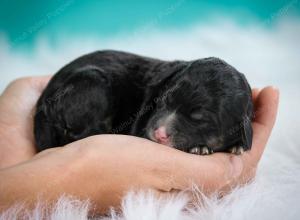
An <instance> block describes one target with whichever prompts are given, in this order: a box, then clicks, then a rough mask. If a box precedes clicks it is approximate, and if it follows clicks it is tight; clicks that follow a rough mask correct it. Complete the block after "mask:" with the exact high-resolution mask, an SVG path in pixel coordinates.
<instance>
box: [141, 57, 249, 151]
mask: <svg viewBox="0 0 300 220" xmlns="http://www.w3.org/2000/svg"><path fill="white" fill-rule="evenodd" d="M176 75H177V76H176V77H173V78H172V79H171V80H170V82H168V83H167V86H166V89H164V90H163V91H162V92H161V94H160V95H159V97H157V98H156V100H155V103H156V110H155V112H154V114H152V116H151V117H150V119H149V121H148V124H147V127H146V133H147V134H146V135H147V136H148V138H150V139H152V140H154V141H156V142H158V143H161V144H165V145H169V146H172V147H175V148H177V149H181V150H184V151H188V150H189V149H191V148H193V147H201V146H208V147H209V148H211V149H212V150H214V151H221V150H225V149H224V148H225V147H228V146H229V145H234V144H237V143H238V142H241V141H243V140H244V142H247V141H248V143H243V144H245V145H250V146H248V148H250V147H251V140H252V128H251V125H250V127H249V124H250V123H251V122H250V120H246V119H247V118H248V117H251V115H252V99H251V89H250V87H249V85H248V83H247V81H246V79H245V77H244V76H243V75H242V74H241V73H239V72H238V71H237V70H235V69H234V68H233V67H231V66H230V65H228V64H227V63H225V62H224V61H222V60H219V59H217V58H207V59H202V60H197V61H193V62H191V63H189V64H188V65H187V66H186V67H185V68H183V69H182V71H179V72H178V73H177V74H176ZM245 123H247V125H245ZM247 129H248V130H249V129H250V130H251V131H248V133H247V131H246V130H247ZM245 148H247V146H245Z"/></svg>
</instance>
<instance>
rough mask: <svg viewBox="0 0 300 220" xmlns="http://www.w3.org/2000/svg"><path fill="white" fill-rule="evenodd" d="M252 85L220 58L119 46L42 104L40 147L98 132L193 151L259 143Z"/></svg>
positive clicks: (51, 90)
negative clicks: (172, 57) (173, 56)
mask: <svg viewBox="0 0 300 220" xmlns="http://www.w3.org/2000/svg"><path fill="white" fill-rule="evenodd" d="M252 114H253V106H252V97H251V89H250V86H249V84H248V83H247V80H246V78H245V77H244V75H243V74H241V73H239V72H238V71H237V70H236V69H234V68H233V67H232V66H230V65H228V64H227V63H225V62H224V61H222V60H220V59H218V58H205V59H199V60H194V61H162V60H158V59H152V58H148V57H143V56H138V55H134V54H131V53H125V52H119V51H109V50H107V51H98V52H95V53H91V54H88V55H85V56H82V57H80V58H78V59H76V60H74V61H73V62H71V63H69V64H68V65H66V66H65V67H63V68H62V69H61V70H59V71H58V73H56V75H54V77H53V78H52V79H51V81H50V82H49V84H48V86H47V87H46V89H45V90H44V92H43V94H42V95H41V97H40V99H39V100H38V103H37V108H36V115H35V118H34V134H35V139H36V145H37V149H38V151H42V150H44V149H47V148H52V147H57V146H63V145H65V144H68V143H70V142H73V141H76V140H79V139H82V138H85V137H88V136H91V135H97V134H128V135H134V136H139V137H144V138H148V139H150V140H153V141H156V142H158V143H161V144H165V145H168V146H171V147H174V148H177V149H180V150H183V151H185V152H190V153H195V154H210V153H213V152H218V151H229V152H232V153H236V154H240V153H242V152H243V151H244V150H248V149H250V148H251V144H252V127H251V119H252Z"/></svg>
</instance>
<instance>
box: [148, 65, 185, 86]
mask: <svg viewBox="0 0 300 220" xmlns="http://www.w3.org/2000/svg"><path fill="white" fill-rule="evenodd" d="M186 66H187V65H186V64H185V63H183V62H180V61H175V62H169V63H161V64H159V65H157V66H156V67H154V68H153V69H152V71H151V72H150V74H149V75H148V77H149V84H148V86H153V87H155V86H161V85H162V84H164V83H165V82H166V81H167V80H170V79H171V78H173V77H175V78H176V77H179V75H180V74H178V73H180V72H182V71H183V70H184V69H185V68H186Z"/></svg>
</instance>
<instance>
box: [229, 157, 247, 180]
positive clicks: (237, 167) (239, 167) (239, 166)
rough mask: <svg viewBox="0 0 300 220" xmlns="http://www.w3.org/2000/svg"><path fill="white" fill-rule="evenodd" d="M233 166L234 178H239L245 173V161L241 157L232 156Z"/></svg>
mask: <svg viewBox="0 0 300 220" xmlns="http://www.w3.org/2000/svg"><path fill="white" fill-rule="evenodd" d="M231 165H232V169H231V172H232V173H231V175H232V177H234V178H237V177H239V176H240V175H241V174H242V171H243V168H244V166H243V161H242V159H241V157H240V156H232V157H231Z"/></svg>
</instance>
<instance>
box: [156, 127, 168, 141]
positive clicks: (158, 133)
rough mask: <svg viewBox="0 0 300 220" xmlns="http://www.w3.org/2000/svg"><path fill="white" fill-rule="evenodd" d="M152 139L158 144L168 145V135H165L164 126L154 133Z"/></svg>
mask: <svg viewBox="0 0 300 220" xmlns="http://www.w3.org/2000/svg"><path fill="white" fill-rule="evenodd" d="M154 137H155V139H156V141H157V142H158V143H160V144H165V145H169V144H170V141H169V135H168V134H167V129H166V127H164V126H161V127H159V128H157V129H156V130H155V131H154Z"/></svg>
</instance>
